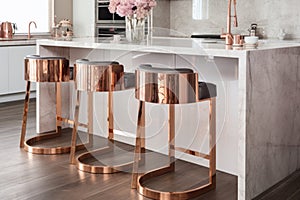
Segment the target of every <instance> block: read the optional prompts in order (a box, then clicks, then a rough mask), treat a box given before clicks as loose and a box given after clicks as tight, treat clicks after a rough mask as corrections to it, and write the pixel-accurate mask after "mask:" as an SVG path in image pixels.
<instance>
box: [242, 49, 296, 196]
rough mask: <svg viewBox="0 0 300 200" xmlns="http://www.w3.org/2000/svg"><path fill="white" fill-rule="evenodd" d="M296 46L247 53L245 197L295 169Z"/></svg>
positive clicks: (258, 192) (255, 194)
mask: <svg viewBox="0 0 300 200" xmlns="http://www.w3.org/2000/svg"><path fill="white" fill-rule="evenodd" d="M299 55H300V54H299V48H286V49H276V50H272V51H260V52H249V63H250V65H249V68H248V69H247V91H248V92H247V120H246V121H247V122H246V124H247V135H246V157H247V161H246V172H247V173H246V183H247V187H246V199H252V198H254V197H255V196H257V195H258V194H260V193H261V192H263V191H265V190H266V189H268V188H269V187H270V186H271V185H274V184H276V183H277V182H279V181H280V180H282V179H283V178H284V177H286V176H288V175H289V174H291V173H292V172H294V171H295V170H297V167H298V166H297V165H298V163H297V160H298V159H297V158H298V157H299V153H298V145H299V140H295V138H298V137H299V132H298V131H297V130H299V127H300V125H299V123H297V121H296V120H295V116H296V114H297V107H298V106H299V105H298V103H299V101H297V95H298V94H297V84H299V81H298V77H297V73H298V68H299V66H298V59H299Z"/></svg>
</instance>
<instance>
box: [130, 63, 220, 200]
mask: <svg viewBox="0 0 300 200" xmlns="http://www.w3.org/2000/svg"><path fill="white" fill-rule="evenodd" d="M136 79H137V80H136V90H135V97H136V99H138V100H139V111H138V121H137V133H136V146H135V156H134V157H135V158H134V166H133V174H132V182H131V187H132V188H133V189H137V191H138V192H139V193H140V194H142V195H144V196H146V197H148V198H152V199H189V198H193V197H196V196H198V195H201V194H203V193H205V192H208V191H210V190H212V189H214V188H215V187H216V144H215V142H216V86H215V85H213V84H210V83H205V82H198V74H197V73H196V72H194V71H193V70H191V69H187V68H182V69H167V68H155V67H151V66H150V65H141V66H140V67H139V68H138V69H137V70H136ZM202 101H209V107H210V113H209V147H210V151H209V154H204V153H201V152H196V151H193V150H190V149H186V148H182V147H176V146H175V105H176V104H187V103H196V102H202ZM146 102H149V103H156V104H168V105H169V123H168V130H169V131H168V132H169V133H168V134H169V139H168V140H169V141H168V148H169V153H168V159H169V163H170V164H169V165H168V166H164V167H162V168H159V169H155V170H153V171H150V172H148V173H145V174H142V175H141V174H139V173H138V168H139V164H140V162H141V160H142V157H141V156H142V155H141V154H142V153H143V152H144V151H145V112H146V110H145V103H146ZM175 151H180V152H183V153H187V154H190V155H194V156H197V157H201V158H204V159H207V160H209V181H208V183H207V184H204V185H201V186H200V187H196V188H194V189H189V190H186V191H172V192H166V191H160V190H154V189H151V188H149V187H147V186H145V182H146V181H147V180H149V179H151V178H153V177H157V176H160V175H163V174H166V173H168V172H174V171H175Z"/></svg>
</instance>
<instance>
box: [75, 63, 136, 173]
mask: <svg viewBox="0 0 300 200" xmlns="http://www.w3.org/2000/svg"><path fill="white" fill-rule="evenodd" d="M75 74H76V75H75V89H76V93H77V94H76V96H77V100H76V106H75V116H74V120H75V125H74V128H73V134H72V135H73V136H72V149H71V154H70V163H72V164H76V166H77V168H78V169H79V170H81V171H85V172H89V173H115V172H119V171H122V170H124V169H128V168H129V167H131V166H132V164H133V161H131V162H128V163H124V164H121V165H119V166H105V165H93V164H90V163H88V160H89V159H90V158H93V157H94V156H96V155H100V156H101V155H102V154H103V153H106V152H109V151H110V150H111V149H110V147H108V146H105V147H104V148H100V149H96V150H93V151H89V152H86V153H83V154H80V155H79V156H78V157H77V159H76V158H75V152H76V139H77V126H78V117H79V106H80V98H81V93H82V92H83V91H86V92H88V93H94V92H108V105H107V106H108V118H107V123H108V137H107V138H108V140H109V141H110V142H112V143H113V142H114V116H113V92H115V91H121V90H125V89H130V88H132V89H133V88H134V84H135V74H134V73H125V72H124V67H123V65H120V64H119V63H118V62H111V61H102V62H101V61H89V60H85V59H82V60H78V61H76V64H75ZM88 107H90V105H88ZM90 109H91V108H90ZM91 120H92V119H91Z"/></svg>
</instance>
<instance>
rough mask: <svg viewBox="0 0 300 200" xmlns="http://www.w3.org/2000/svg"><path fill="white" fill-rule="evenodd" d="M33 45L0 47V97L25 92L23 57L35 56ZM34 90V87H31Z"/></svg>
mask: <svg viewBox="0 0 300 200" xmlns="http://www.w3.org/2000/svg"><path fill="white" fill-rule="evenodd" d="M35 49H36V47H35V45H34V46H33V45H31V46H4V47H0V62H1V73H0V95H1V96H4V95H8V94H10V95H11V94H16V93H20V92H24V91H25V87H26V82H25V80H24V57H25V56H26V55H29V54H35ZM31 90H35V86H34V85H33V86H32V87H31Z"/></svg>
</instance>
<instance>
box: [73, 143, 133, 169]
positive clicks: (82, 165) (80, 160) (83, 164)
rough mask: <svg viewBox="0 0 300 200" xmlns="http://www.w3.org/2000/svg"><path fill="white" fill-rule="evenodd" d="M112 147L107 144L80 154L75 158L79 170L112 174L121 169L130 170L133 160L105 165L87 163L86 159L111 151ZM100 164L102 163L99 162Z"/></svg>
mask: <svg viewBox="0 0 300 200" xmlns="http://www.w3.org/2000/svg"><path fill="white" fill-rule="evenodd" d="M112 148H113V147H110V146H107V147H103V148H101V149H96V150H93V151H89V152H86V153H82V154H80V155H79V156H78V157H77V159H76V166H77V168H78V169H79V170H81V171H84V172H88V173H93V174H112V173H116V172H122V171H130V170H131V169H132V166H133V161H130V162H126V163H122V164H120V165H114V166H106V165H104V164H103V165H93V164H88V160H90V159H92V158H94V157H95V156H101V155H103V154H105V153H109V152H111V151H112ZM101 164H102V163H101Z"/></svg>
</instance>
